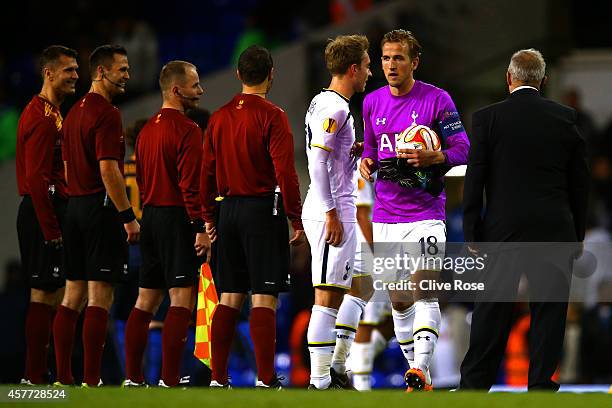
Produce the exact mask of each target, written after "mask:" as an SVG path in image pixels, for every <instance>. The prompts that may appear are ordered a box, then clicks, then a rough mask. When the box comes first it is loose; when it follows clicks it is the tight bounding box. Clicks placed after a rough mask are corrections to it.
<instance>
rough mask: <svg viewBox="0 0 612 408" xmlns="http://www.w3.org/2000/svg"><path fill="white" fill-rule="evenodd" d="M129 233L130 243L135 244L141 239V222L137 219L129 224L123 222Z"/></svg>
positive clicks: (128, 240) (128, 239)
mask: <svg viewBox="0 0 612 408" xmlns="http://www.w3.org/2000/svg"><path fill="white" fill-rule="evenodd" d="M123 228H125V232H126V233H127V242H128V244H135V243H137V242H138V241H139V240H140V224H139V223H138V221H136V220H132V221H130V222H128V223H127V224H123Z"/></svg>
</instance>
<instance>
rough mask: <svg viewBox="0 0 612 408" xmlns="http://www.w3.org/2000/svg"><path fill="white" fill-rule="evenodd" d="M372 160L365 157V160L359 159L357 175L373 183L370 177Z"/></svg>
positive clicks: (372, 165) (373, 165)
mask: <svg viewBox="0 0 612 408" xmlns="http://www.w3.org/2000/svg"><path fill="white" fill-rule="evenodd" d="M374 168H375V164H374V160H372V159H370V158H368V157H366V158H365V159H361V165H360V166H359V173H361V177H363V178H364V179H366V180H368V181H370V182H373V181H374V178H373V177H372V173H374Z"/></svg>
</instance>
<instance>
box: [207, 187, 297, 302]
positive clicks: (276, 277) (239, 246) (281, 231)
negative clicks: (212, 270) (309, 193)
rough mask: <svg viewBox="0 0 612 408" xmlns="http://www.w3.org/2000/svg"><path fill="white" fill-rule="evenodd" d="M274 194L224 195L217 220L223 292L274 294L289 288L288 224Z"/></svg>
mask: <svg viewBox="0 0 612 408" xmlns="http://www.w3.org/2000/svg"><path fill="white" fill-rule="evenodd" d="M273 208H274V196H268V197H225V198H224V199H223V200H222V201H221V203H220V208H219V218H218V223H217V265H216V266H217V276H218V281H217V282H216V284H217V287H218V288H219V291H220V292H233V293H248V292H251V293H253V294H271V295H275V294H277V293H279V292H285V291H287V290H288V289H289V227H288V225H287V218H286V217H285V211H284V209H283V205H282V199H280V196H279V199H278V207H277V208H278V211H277V214H276V215H274V214H273Z"/></svg>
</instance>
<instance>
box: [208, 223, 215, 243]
mask: <svg viewBox="0 0 612 408" xmlns="http://www.w3.org/2000/svg"><path fill="white" fill-rule="evenodd" d="M206 233H207V234H208V238H210V243H211V244H212V243H213V242H215V241H216V240H217V227H216V226H215V223H214V222H207V223H206Z"/></svg>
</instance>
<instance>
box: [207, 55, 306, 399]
mask: <svg viewBox="0 0 612 408" xmlns="http://www.w3.org/2000/svg"><path fill="white" fill-rule="evenodd" d="M272 73H273V69H272V56H271V55H270V52H269V51H268V50H266V49H265V48H262V47H259V46H251V47H249V48H247V49H246V50H245V51H244V52H243V53H242V54H241V55H240V58H239V59H238V78H239V79H240V80H241V81H242V93H240V94H238V95H236V96H235V97H234V98H233V99H232V100H231V101H229V103H227V104H226V105H225V106H223V107H221V108H220V109H219V110H218V111H216V112H215V113H214V114H213V115H212V117H211V118H210V121H209V124H208V128H207V129H206V135H205V137H204V163H203V166H202V176H201V188H200V190H201V191H200V193H201V195H202V205H203V208H204V219H205V220H206V229H207V232H208V233H209V235H210V237H211V240H217V249H216V250H217V253H216V256H217V257H218V258H217V274H216V275H217V282H216V285H217V288H218V289H219V291H220V292H222V295H221V300H220V303H219V305H218V306H217V309H216V311H215V314H214V316H213V321H212V334H211V335H212V339H211V340H212V370H213V372H212V381H211V384H210V385H211V386H212V387H228V386H229V383H228V377H227V363H228V357H229V351H230V347H231V344H232V339H233V337H234V332H235V327H236V322H237V320H238V314H239V312H240V309H241V307H242V304H243V302H244V300H245V299H246V297H247V294H248V293H249V292H251V294H252V297H251V301H252V309H251V316H250V328H251V338H252V339H253V344H254V348H255V359H256V362H257V378H258V381H257V386H258V387H263V388H268V387H270V388H280V387H281V383H280V381H279V380H278V378H277V376H276V373H275V371H274V351H275V342H276V301H277V296H278V293H279V292H283V291H286V290H287V289H288V286H289V278H288V273H289V245H288V244H289V243H291V244H298V243H302V242H304V240H305V238H304V231H303V230H304V228H303V227H302V221H301V218H300V214H301V211H302V210H301V208H302V205H301V202H300V189H299V184H298V178H297V174H296V172H295V167H294V153H293V135H292V134H291V130H290V128H289V123H288V120H287V115H286V114H285V112H284V111H283V110H282V109H280V108H279V107H278V106H276V105H274V104H273V103H271V102H269V101H267V100H266V95H267V93H268V92H269V91H270V87H271V85H272ZM279 188H280V190H279ZM217 197H222V199H221V198H217ZM216 200H220V201H216ZM217 203H219V206H218V207H219V208H218V220H215V211H216V210H217V208H216V207H217ZM286 217H288V218H289V219H290V220H291V224H292V226H293V230H294V234H293V237H292V238H291V241H288V237H289V231H288V227H287V221H286Z"/></svg>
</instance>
